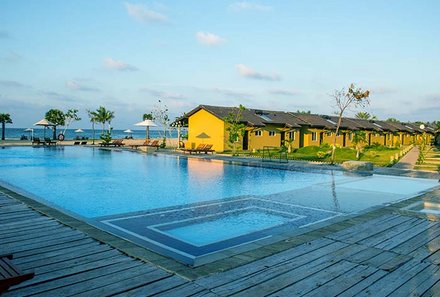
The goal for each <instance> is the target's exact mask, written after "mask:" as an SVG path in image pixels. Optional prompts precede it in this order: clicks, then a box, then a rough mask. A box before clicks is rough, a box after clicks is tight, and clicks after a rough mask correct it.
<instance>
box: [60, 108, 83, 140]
mask: <svg viewBox="0 0 440 297" xmlns="http://www.w3.org/2000/svg"><path fill="white" fill-rule="evenodd" d="M64 120H65V122H66V123H65V127H64V131H63V134H65V133H66V131H67V128H69V126H70V124H72V123H73V122H75V121H81V118H80V117H78V109H69V110H68V111H67V112H66V113H65V114H64Z"/></svg>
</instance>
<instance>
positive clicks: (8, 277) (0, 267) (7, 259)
mask: <svg viewBox="0 0 440 297" xmlns="http://www.w3.org/2000/svg"><path fill="white" fill-rule="evenodd" d="M11 260H12V255H11V254H8V255H0V294H1V293H2V292H4V291H6V290H7V289H8V288H9V287H10V286H13V285H16V284H19V283H21V282H23V281H25V280H28V279H31V278H33V277H34V275H35V274H34V273H33V272H28V273H23V271H21V269H20V268H18V267H17V266H15V265H14V264H13V263H12V261H11Z"/></svg>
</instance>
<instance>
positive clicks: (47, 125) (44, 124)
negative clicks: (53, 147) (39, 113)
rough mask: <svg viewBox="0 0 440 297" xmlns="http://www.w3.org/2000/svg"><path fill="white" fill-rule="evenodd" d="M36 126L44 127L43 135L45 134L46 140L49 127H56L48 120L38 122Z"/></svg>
mask: <svg viewBox="0 0 440 297" xmlns="http://www.w3.org/2000/svg"><path fill="white" fill-rule="evenodd" d="M34 126H43V127H44V129H43V134H44V137H45V138H46V128H47V127H49V126H54V124H52V123H50V122H49V121H47V120H46V119H41V120H39V121H38V122H36V123H35V124H34Z"/></svg>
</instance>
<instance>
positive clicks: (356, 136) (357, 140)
mask: <svg viewBox="0 0 440 297" xmlns="http://www.w3.org/2000/svg"><path fill="white" fill-rule="evenodd" d="M351 142H352V143H353V144H354V147H355V149H356V159H357V160H359V158H360V157H361V150H362V146H363V144H364V143H366V142H367V133H365V131H354V132H353V140H352V141H351Z"/></svg>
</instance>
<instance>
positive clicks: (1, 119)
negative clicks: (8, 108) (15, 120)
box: [0, 113, 12, 140]
mask: <svg viewBox="0 0 440 297" xmlns="http://www.w3.org/2000/svg"><path fill="white" fill-rule="evenodd" d="M0 123H2V140H5V126H6V124H12V119H11V115H10V114H9V113H0Z"/></svg>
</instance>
